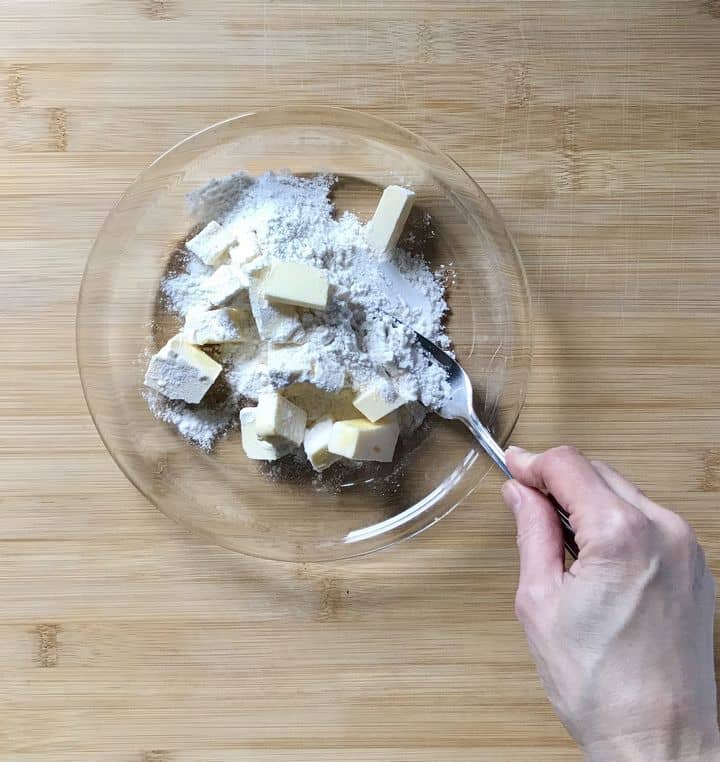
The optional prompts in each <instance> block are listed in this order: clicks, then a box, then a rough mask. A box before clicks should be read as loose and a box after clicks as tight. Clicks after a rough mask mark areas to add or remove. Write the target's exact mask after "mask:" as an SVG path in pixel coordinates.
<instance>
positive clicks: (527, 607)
mask: <svg viewBox="0 0 720 762" xmlns="http://www.w3.org/2000/svg"><path fill="white" fill-rule="evenodd" d="M546 600H547V591H546V590H545V588H543V587H540V586H539V585H521V586H520V587H518V590H517V593H516V594H515V616H516V617H517V618H518V620H519V621H520V622H522V623H523V624H526V623H528V622H532V621H533V620H535V619H536V618H537V615H538V612H540V611H541V610H542V607H543V604H544V602H545V601H546Z"/></svg>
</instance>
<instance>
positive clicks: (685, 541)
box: [665, 513, 697, 548]
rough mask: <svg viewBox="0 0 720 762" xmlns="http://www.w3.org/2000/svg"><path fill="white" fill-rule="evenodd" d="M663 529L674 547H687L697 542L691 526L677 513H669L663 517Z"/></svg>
mask: <svg viewBox="0 0 720 762" xmlns="http://www.w3.org/2000/svg"><path fill="white" fill-rule="evenodd" d="M665 530H666V532H667V534H668V536H669V539H670V542H671V544H672V545H673V546H674V547H679V548H688V547H695V545H696V544H697V539H696V538H695V532H694V531H693V528H692V527H691V526H690V524H688V523H687V521H685V519H684V518H682V517H681V516H678V515H677V513H670V514H669V515H668V516H667V517H666V518H665Z"/></svg>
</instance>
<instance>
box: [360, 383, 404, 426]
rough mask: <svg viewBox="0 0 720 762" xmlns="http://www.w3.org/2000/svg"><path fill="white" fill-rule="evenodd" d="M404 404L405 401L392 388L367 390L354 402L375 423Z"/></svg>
mask: <svg viewBox="0 0 720 762" xmlns="http://www.w3.org/2000/svg"><path fill="white" fill-rule="evenodd" d="M384 392H386V393H384ZM404 404H405V400H404V399H403V398H402V397H401V396H400V395H399V394H397V392H395V391H394V390H393V389H392V388H388V389H387V390H384V389H381V388H380V387H376V388H370V389H366V390H365V391H364V392H362V393H361V394H358V396H357V397H355V399H354V400H353V405H355V407H356V408H357V409H358V410H359V411H360V412H361V413H362V414H363V415H364V416H365V417H366V418H367V419H368V420H369V421H372V422H373V423H375V421H379V420H380V419H381V418H384V417H385V416H386V415H390V413H392V412H393V410H397V409H398V408H399V407H401V406H402V405H404Z"/></svg>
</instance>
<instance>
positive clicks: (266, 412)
mask: <svg viewBox="0 0 720 762" xmlns="http://www.w3.org/2000/svg"><path fill="white" fill-rule="evenodd" d="M306 424H307V413H306V412H305V411H304V410H303V409H302V408H301V407H298V406H297V405H295V404H293V403H292V402H290V400H287V399H285V397H282V396H280V395H279V394H278V393H277V392H263V393H262V394H260V396H259V397H258V404H257V408H256V411H255V430H256V431H257V435H258V437H260V439H266V440H268V441H270V442H280V443H282V442H290V443H291V444H294V445H296V446H300V445H301V444H302V442H303V437H304V436H305V425H306Z"/></svg>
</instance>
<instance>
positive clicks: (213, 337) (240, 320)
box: [183, 307, 257, 345]
mask: <svg viewBox="0 0 720 762" xmlns="http://www.w3.org/2000/svg"><path fill="white" fill-rule="evenodd" d="M183 334H184V336H185V338H186V339H187V340H188V341H189V342H191V343H192V344H200V345H202V344H229V343H234V344H237V343H241V342H245V341H251V340H252V339H253V338H256V337H257V334H256V333H255V331H254V325H253V323H252V316H251V315H250V311H249V310H239V309H236V308H235V307H221V308H220V309H217V310H191V311H190V312H188V314H187V317H186V318H185V326H184V328H183Z"/></svg>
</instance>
